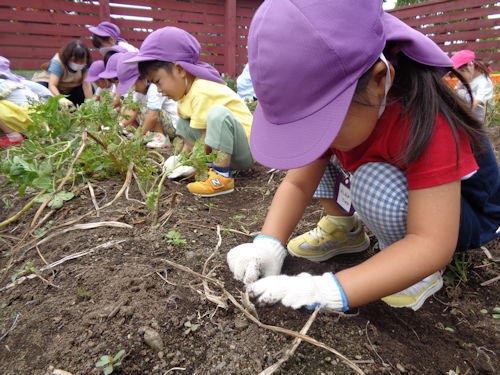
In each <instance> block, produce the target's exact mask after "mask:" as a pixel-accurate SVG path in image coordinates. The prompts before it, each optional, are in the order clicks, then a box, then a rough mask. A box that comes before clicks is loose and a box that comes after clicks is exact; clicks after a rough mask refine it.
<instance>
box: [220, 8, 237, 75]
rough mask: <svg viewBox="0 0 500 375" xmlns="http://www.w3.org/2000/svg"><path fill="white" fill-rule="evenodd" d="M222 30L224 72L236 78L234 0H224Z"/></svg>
mask: <svg viewBox="0 0 500 375" xmlns="http://www.w3.org/2000/svg"><path fill="white" fill-rule="evenodd" d="M225 8H226V9H225V15H224V18H225V19H224V22H225V29H224V72H223V73H225V74H227V75H229V76H230V77H232V78H235V76H236V0H226V5H225Z"/></svg>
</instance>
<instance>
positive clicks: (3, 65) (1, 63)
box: [0, 56, 24, 82]
mask: <svg viewBox="0 0 500 375" xmlns="http://www.w3.org/2000/svg"><path fill="white" fill-rule="evenodd" d="M0 74H1V75H2V76H4V77H7V79H10V80H11V81H16V82H21V81H22V80H23V79H24V77H21V76H18V75H17V74H14V73H12V72H11V71H10V61H9V59H7V58H5V57H3V56H0Z"/></svg>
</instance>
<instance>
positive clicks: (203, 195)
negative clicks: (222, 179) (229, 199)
mask: <svg viewBox="0 0 500 375" xmlns="http://www.w3.org/2000/svg"><path fill="white" fill-rule="evenodd" d="M188 191H189V192H190V193H191V194H193V195H197V196H199V197H203V198H211V197H216V196H218V195H224V194H230V193H232V192H234V189H231V190H224V191H220V192H218V193H214V194H198V193H193V192H192V191H190V190H189V189H188Z"/></svg>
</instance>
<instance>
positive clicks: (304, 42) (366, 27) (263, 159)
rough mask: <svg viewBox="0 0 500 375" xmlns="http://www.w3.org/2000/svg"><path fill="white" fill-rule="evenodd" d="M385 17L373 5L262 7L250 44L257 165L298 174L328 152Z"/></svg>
mask: <svg viewBox="0 0 500 375" xmlns="http://www.w3.org/2000/svg"><path fill="white" fill-rule="evenodd" d="M382 14H383V11H382V2H381V1H373V0H364V1H361V0H357V1H355V0H350V1H324V0H291V1H279V0H276V1H275V0H267V1H265V2H264V3H263V4H262V5H261V6H260V7H259V9H258V10H257V12H256V13H255V15H254V18H253V20H252V23H251V25H250V32H249V39H248V59H249V65H250V75H251V76H252V81H253V85H254V89H255V93H256V96H257V98H258V104H257V108H256V109H255V112H254V119H253V124H252V131H251V133H250V147H251V150H252V155H253V156H254V158H255V159H256V160H257V161H258V162H259V163H261V164H263V165H266V166H268V167H272V168H278V169H292V168H298V167H302V166H304V165H307V164H310V163H311V162H313V161H315V160H316V159H318V158H319V157H320V156H321V155H322V154H323V153H324V152H325V150H327V149H328V148H329V147H330V145H331V144H332V142H333V140H334V139H335V137H336V136H337V134H338V132H339V130H340V127H341V126H342V123H343V122H344V118H345V116H346V114H347V110H348V108H349V105H350V103H351V100H352V97H353V95H354V91H355V89H356V85H357V82H358V79H359V77H360V76H361V75H362V74H363V73H364V72H366V71H367V70H368V69H369V68H370V67H371V66H372V65H373V64H374V63H375V62H376V61H377V60H378V58H379V56H380V54H381V52H382V50H383V48H384V46H385V35H384V29H383V25H382ZM292 30H293V32H291V31H292Z"/></svg>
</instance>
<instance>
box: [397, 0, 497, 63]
mask: <svg viewBox="0 0 500 375" xmlns="http://www.w3.org/2000/svg"><path fill="white" fill-rule="evenodd" d="M498 4H499V3H498V1H492V0H431V1H426V2H424V3H418V4H414V5H411V6H406V7H400V8H395V9H394V10H392V11H390V13H391V14H392V15H394V16H396V17H398V18H399V19H401V20H403V21H404V22H406V24H408V25H410V26H412V27H413V28H415V29H417V30H419V31H420V32H422V33H423V34H425V35H427V36H428V37H429V38H431V39H432V40H433V41H434V42H436V43H437V44H438V45H439V46H440V47H441V49H442V50H443V51H445V52H446V53H448V54H450V55H452V54H453V53H454V52H456V51H460V50H462V49H470V50H473V51H475V52H476V56H477V57H478V58H480V59H482V60H483V61H484V62H486V63H488V64H489V65H490V67H491V68H492V69H494V70H497V71H500V42H499V37H500V7H499V6H498Z"/></svg>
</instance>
